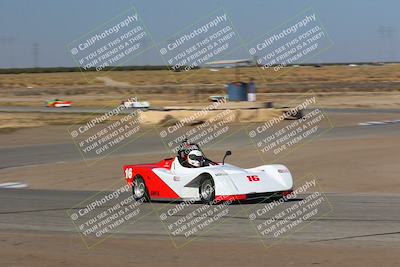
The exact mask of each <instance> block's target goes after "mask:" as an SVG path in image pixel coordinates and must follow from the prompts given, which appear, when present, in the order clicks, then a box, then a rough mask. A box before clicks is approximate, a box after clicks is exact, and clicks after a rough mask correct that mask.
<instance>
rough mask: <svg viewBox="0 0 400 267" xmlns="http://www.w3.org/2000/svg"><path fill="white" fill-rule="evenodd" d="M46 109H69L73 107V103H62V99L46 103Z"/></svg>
mask: <svg viewBox="0 0 400 267" xmlns="http://www.w3.org/2000/svg"><path fill="white" fill-rule="evenodd" d="M44 105H45V107H48V108H69V107H71V105H72V103H71V101H62V100H60V99H54V100H48V101H46V102H45V104H44Z"/></svg>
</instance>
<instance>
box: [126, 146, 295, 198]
mask: <svg viewBox="0 0 400 267" xmlns="http://www.w3.org/2000/svg"><path fill="white" fill-rule="evenodd" d="M193 150H200V148H199V146H198V145H196V144H189V143H187V142H184V143H183V144H182V145H181V147H180V149H179V151H178V155H177V156H176V157H174V158H168V159H164V160H162V161H160V162H158V163H153V164H138V165H125V166H124V174H125V179H126V181H127V183H128V184H129V185H130V186H132V192H133V196H134V197H135V199H141V198H145V199H146V200H196V201H197V200H200V201H202V202H203V203H211V202H213V201H214V202H217V201H228V200H229V201H232V200H246V199H252V198H260V197H269V196H282V195H287V194H290V193H291V192H292V188H293V179H292V175H291V174H290V171H289V170H288V168H287V167H285V166H284V165H280V164H272V165H261V166H258V167H254V168H250V169H242V168H240V167H236V166H234V165H231V164H226V163H224V161H225V158H226V156H229V155H230V154H231V152H230V151H227V152H226V154H225V156H224V159H223V161H222V163H217V162H214V161H211V160H209V159H207V158H204V161H203V164H202V166H201V167H191V166H188V164H187V162H186V159H185V155H187V154H189V152H190V151H193Z"/></svg>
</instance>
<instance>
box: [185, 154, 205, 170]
mask: <svg viewBox="0 0 400 267" xmlns="http://www.w3.org/2000/svg"><path fill="white" fill-rule="evenodd" d="M188 163H189V164H190V165H192V166H194V167H201V166H203V163H204V156H203V153H202V152H201V151H200V150H192V151H190V153H189V155H188Z"/></svg>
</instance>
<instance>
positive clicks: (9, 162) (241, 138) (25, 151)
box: [0, 123, 399, 169]
mask: <svg viewBox="0 0 400 267" xmlns="http://www.w3.org/2000/svg"><path fill="white" fill-rule="evenodd" d="M235 127H236V129H234V132H236V131H237V130H238V131H237V133H236V134H234V135H232V136H231V137H230V138H229V140H223V141H222V142H220V143H218V144H216V145H215V146H213V149H225V148H230V149H234V148H237V147H245V146H251V145H252V144H251V141H250V139H249V137H248V135H247V133H246V132H245V131H244V130H241V131H240V129H241V126H238V125H236V126H232V128H235ZM323 130H324V129H323V128H321V131H323ZM316 134H318V133H316ZM398 134H399V124H398V123H397V124H386V125H370V126H358V125H354V126H345V127H335V128H333V129H331V130H330V131H328V132H327V133H325V134H323V135H321V136H320V137H318V138H319V139H325V140H333V139H345V138H354V137H357V138H362V137H367V136H371V135H375V136H380V137H385V136H393V135H398ZM166 152H167V150H166V149H165V146H164V145H163V143H162V141H161V139H160V137H159V135H158V132H156V131H149V132H148V133H146V135H145V136H143V137H141V138H139V139H138V140H137V141H135V142H132V143H129V144H127V145H125V146H123V147H121V148H120V149H119V150H118V151H116V152H115V153H113V154H112V155H111V156H113V155H114V156H116V155H127V154H149V153H150V154H157V153H158V154H160V153H163V154H166ZM77 160H82V156H81V155H80V153H79V151H78V149H77V148H76V147H75V145H74V144H73V143H72V141H71V142H69V143H57V144H34V145H29V146H4V147H1V146H0V169H5V168H11V167H19V166H26V165H36V164H45V163H55V162H60V161H63V162H68V161H77Z"/></svg>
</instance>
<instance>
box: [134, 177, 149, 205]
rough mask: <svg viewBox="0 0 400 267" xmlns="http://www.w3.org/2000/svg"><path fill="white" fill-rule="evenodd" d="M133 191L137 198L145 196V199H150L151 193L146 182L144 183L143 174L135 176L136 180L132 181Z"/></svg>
mask: <svg viewBox="0 0 400 267" xmlns="http://www.w3.org/2000/svg"><path fill="white" fill-rule="evenodd" d="M132 193H133V197H134V198H135V200H141V199H143V198H144V199H143V200H144V201H148V200H149V194H148V193H147V188H146V184H145V183H144V180H143V178H142V177H141V176H136V177H135V180H134V181H133V183H132Z"/></svg>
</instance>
